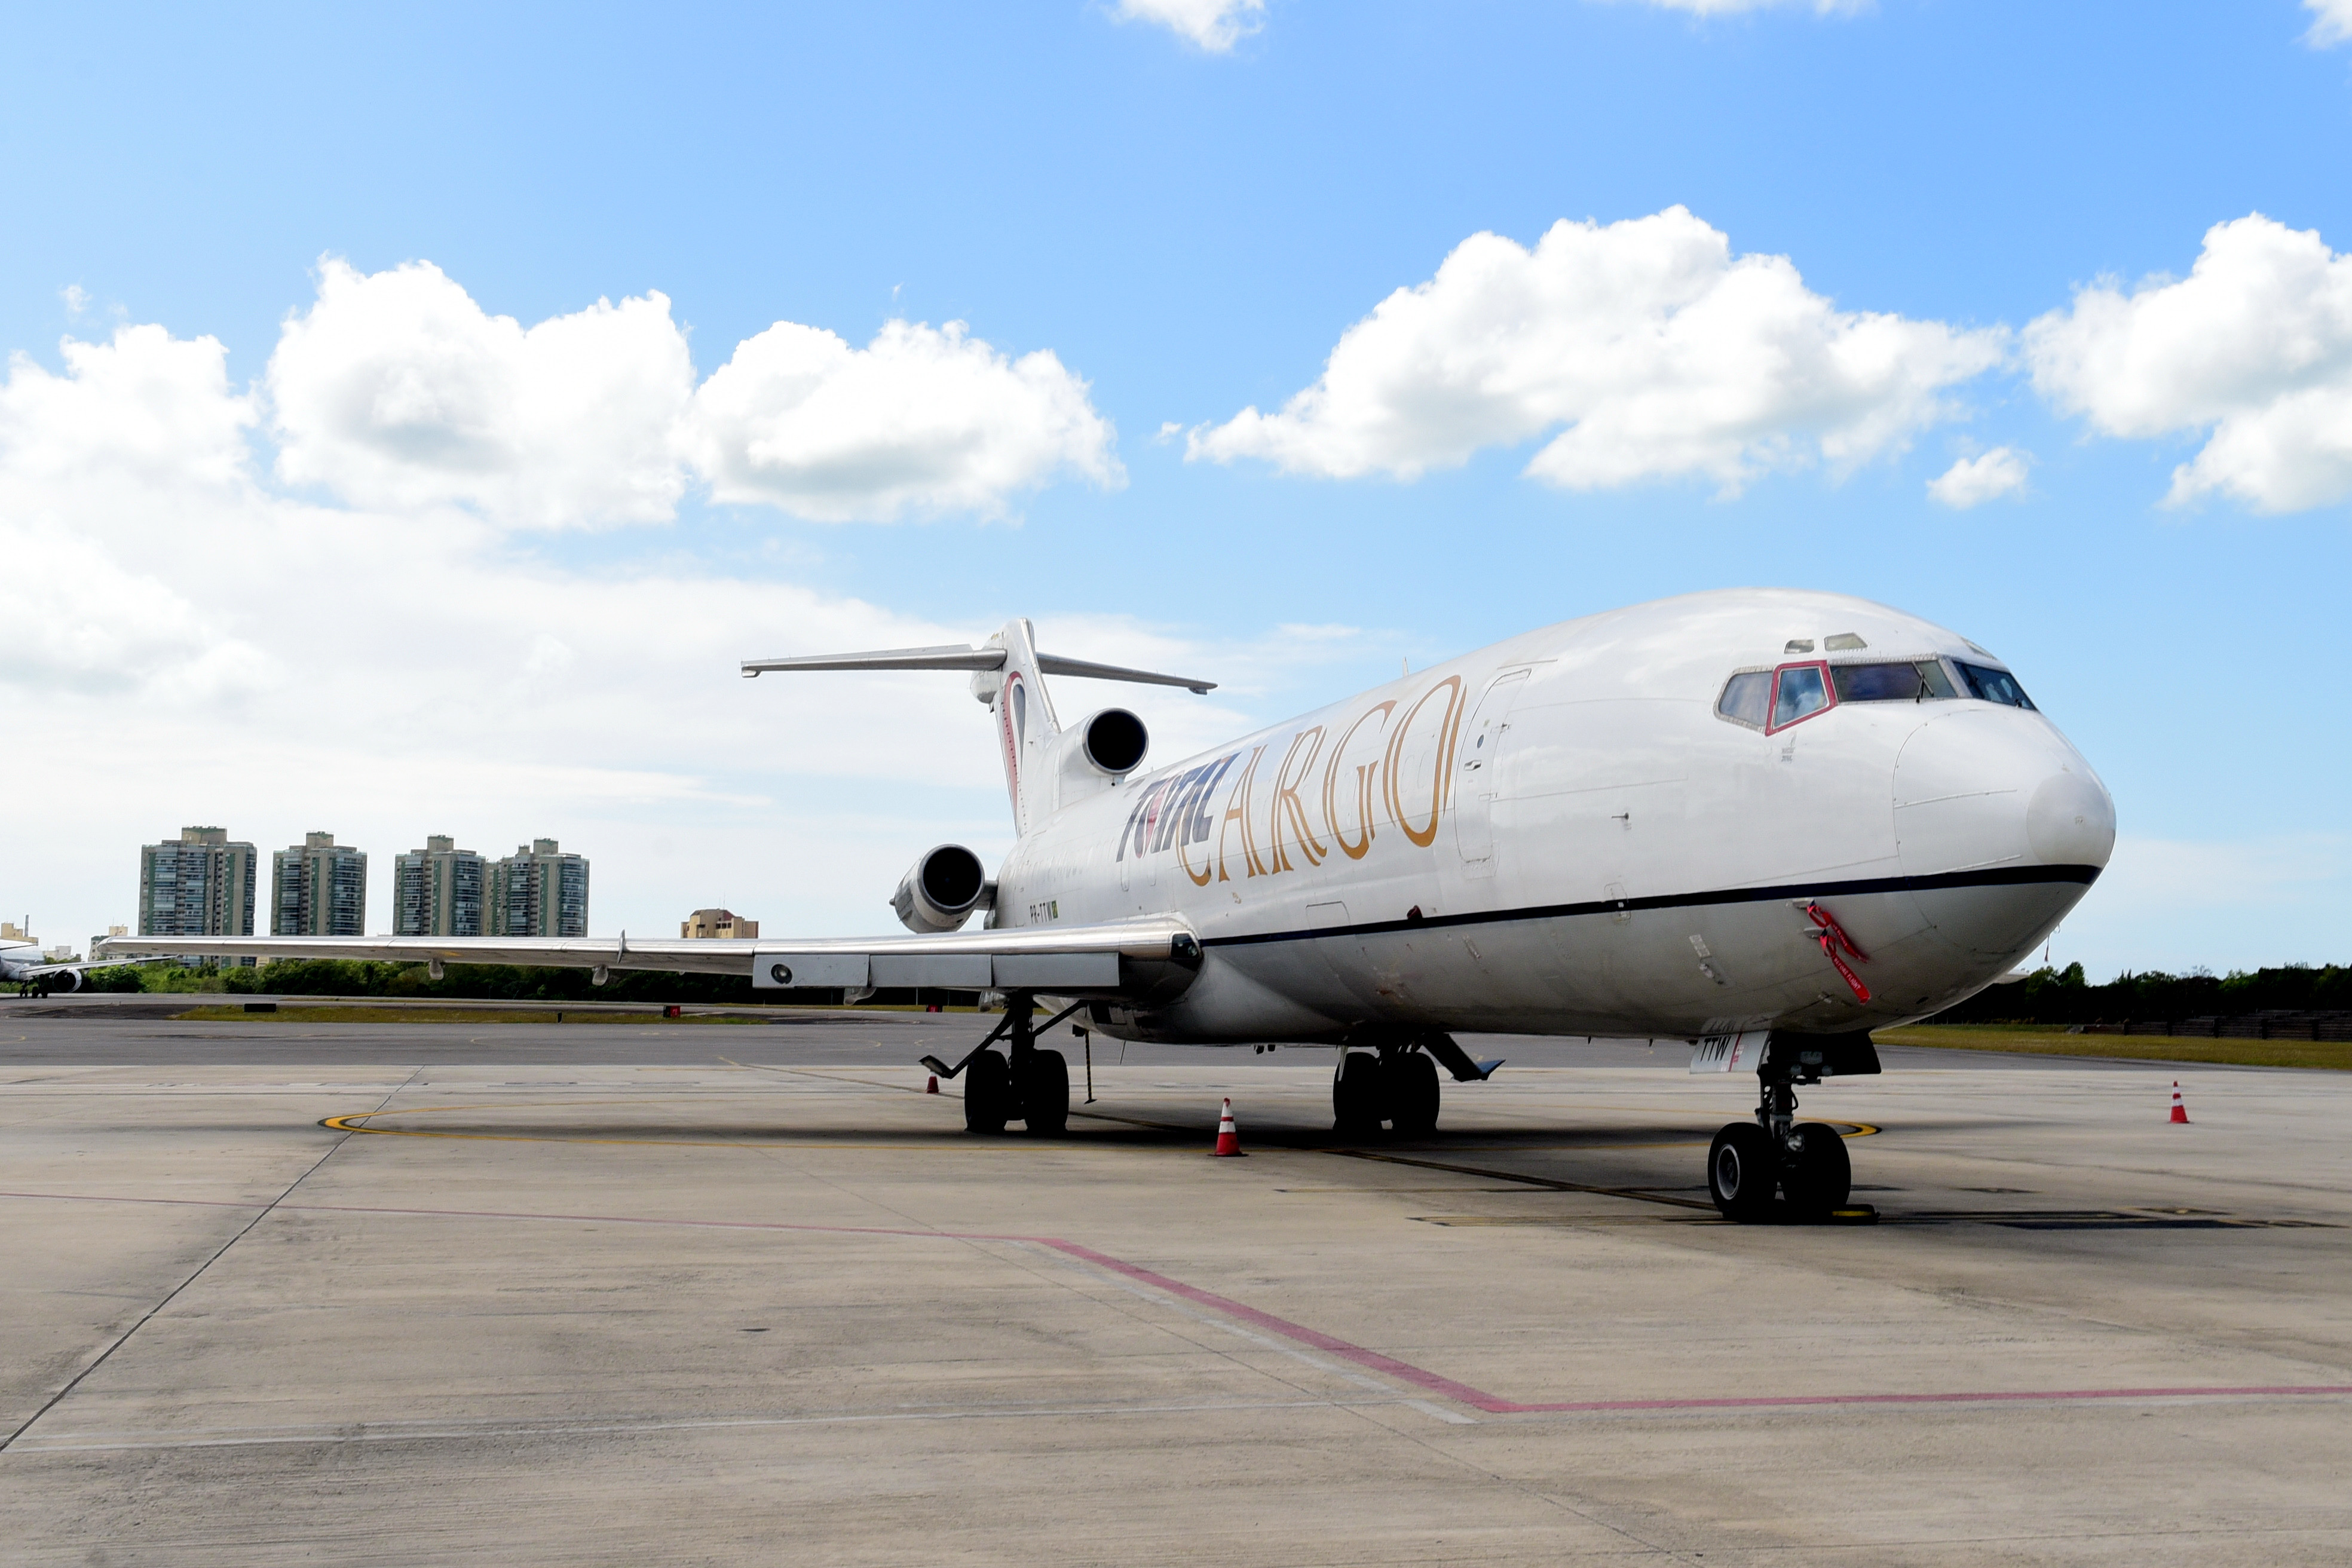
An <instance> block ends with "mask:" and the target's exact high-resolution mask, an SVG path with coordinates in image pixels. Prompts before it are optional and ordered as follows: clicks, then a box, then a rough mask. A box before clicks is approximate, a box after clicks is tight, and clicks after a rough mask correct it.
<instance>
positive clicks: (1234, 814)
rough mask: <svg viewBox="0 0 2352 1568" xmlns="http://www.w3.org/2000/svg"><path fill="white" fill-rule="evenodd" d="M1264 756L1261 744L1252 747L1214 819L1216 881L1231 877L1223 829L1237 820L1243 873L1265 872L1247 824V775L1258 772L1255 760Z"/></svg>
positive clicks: (1248, 786)
mask: <svg viewBox="0 0 2352 1568" xmlns="http://www.w3.org/2000/svg"><path fill="white" fill-rule="evenodd" d="M1264 755H1265V747H1264V746H1256V747H1253V748H1252V749H1251V751H1250V759H1249V761H1248V762H1246V763H1243V764H1242V771H1241V775H1240V776H1239V777H1238V778H1236V779H1234V793H1233V794H1231V795H1227V796H1226V797H1225V800H1226V802H1227V805H1226V806H1225V814H1224V816H1222V817H1219V818H1218V819H1217V880H1218V881H1220V882H1230V881H1232V880H1233V878H1232V876H1231V875H1229V874H1228V873H1227V872H1226V870H1225V829H1226V827H1227V826H1230V825H1231V824H1233V823H1236V822H1238V823H1240V824H1241V825H1242V866H1243V868H1244V875H1246V876H1251V877H1263V876H1265V874H1266V873H1265V864H1264V863H1263V862H1262V861H1260V860H1259V859H1258V858H1257V839H1256V837H1255V833H1254V832H1253V831H1252V829H1251V827H1250V801H1249V795H1250V778H1251V776H1252V775H1253V774H1255V773H1256V772H1257V760H1258V759H1259V758H1260V757H1262V756H1264Z"/></svg>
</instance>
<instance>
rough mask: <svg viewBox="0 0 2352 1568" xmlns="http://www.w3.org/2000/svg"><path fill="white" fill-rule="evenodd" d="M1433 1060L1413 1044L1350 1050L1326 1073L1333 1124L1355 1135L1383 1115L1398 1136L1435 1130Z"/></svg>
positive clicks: (1375, 1125) (1377, 1126)
mask: <svg viewBox="0 0 2352 1568" xmlns="http://www.w3.org/2000/svg"><path fill="white" fill-rule="evenodd" d="M1437 1107H1438V1092H1437V1064H1436V1063H1435V1062H1434V1061H1433V1060H1431V1059H1430V1058H1428V1057H1427V1056H1426V1055H1424V1054H1423V1053H1422V1052H1421V1051H1418V1050H1415V1049H1414V1048H1413V1047H1412V1045H1410V1044H1406V1045H1402V1046H1383V1047H1381V1049H1380V1050H1378V1051H1376V1052H1375V1051H1349V1052H1347V1053H1345V1054H1344V1055H1342V1056H1341V1057H1340V1058H1339V1071H1338V1072H1337V1073H1335V1074H1333V1076H1332V1079H1331V1121H1332V1123H1333V1127H1334V1130H1335V1131H1339V1132H1341V1133H1345V1134H1350V1135H1354V1136H1358V1137H1362V1136H1368V1135H1370V1134H1372V1133H1376V1132H1378V1131H1380V1130H1381V1122H1383V1121H1385V1122H1387V1123H1388V1124H1389V1125H1390V1126H1391V1128H1393V1129H1394V1130H1395V1131H1396V1134H1397V1136H1398V1137H1400V1138H1426V1137H1428V1136H1429V1135H1430V1134H1431V1133H1432V1132H1434V1131H1437Z"/></svg>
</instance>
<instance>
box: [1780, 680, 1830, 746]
mask: <svg viewBox="0 0 2352 1568" xmlns="http://www.w3.org/2000/svg"><path fill="white" fill-rule="evenodd" d="M1823 668H1824V667H1822V666H1821V665H1818V664H1791V665H1784V666H1782V667H1781V669H1780V687H1779V689H1777V690H1776V691H1775V692H1774V693H1773V697H1772V722H1771V725H1770V726H1769V728H1770V729H1773V730H1784V729H1786V728H1788V727H1789V726H1790V725H1791V724H1793V723H1795V722H1796V721H1798V720H1800V719H1809V718H1811V717H1812V715H1814V714H1816V713H1818V712H1820V711H1821V710H1822V709H1824V708H1827V707H1828V706H1829V705H1830V688H1829V682H1828V680H1826V679H1823V675H1822V671H1823Z"/></svg>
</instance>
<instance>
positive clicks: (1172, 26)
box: [1118, 0, 1265, 54]
mask: <svg viewBox="0 0 2352 1568" xmlns="http://www.w3.org/2000/svg"><path fill="white" fill-rule="evenodd" d="M1118 18H1119V20H1121V21H1123V22H1154V23H1157V24H1159V25H1160V26H1163V27H1165V28H1167V29H1168V30H1169V31H1170V32H1172V33H1174V34H1176V35H1178V36H1179V37H1183V38H1188V39H1190V40H1191V41H1192V42H1193V43H1195V44H1198V45H1199V46H1200V47H1202V48H1204V49H1207V50H1209V51H1210V52H1212V53H1213V54H1223V53H1224V52H1225V51H1226V50H1228V49H1231V48H1232V47H1234V44H1236V43H1238V42H1240V41H1241V39H1243V38H1244V37H1247V36H1248V35H1249V34H1252V33H1255V32H1256V31H1257V30H1258V29H1259V28H1260V27H1262V26H1265V0H1118Z"/></svg>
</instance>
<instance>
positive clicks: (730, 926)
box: [677, 910, 760, 940]
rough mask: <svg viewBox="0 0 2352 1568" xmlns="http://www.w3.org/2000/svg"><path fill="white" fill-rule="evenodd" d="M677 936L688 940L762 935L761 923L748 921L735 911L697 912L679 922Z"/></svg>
mask: <svg viewBox="0 0 2352 1568" xmlns="http://www.w3.org/2000/svg"><path fill="white" fill-rule="evenodd" d="M677 934H678V935H680V936H682V937H686V938H688V940H693V939H697V938H710V937H730V936H757V935H759V934H760V922H759V921H747V920H745V919H744V918H743V917H742V916H741V915H739V914H737V913H736V912H735V911H734V910H695V911H694V913H693V914H692V915H690V916H688V918H687V919H685V920H683V921H679V922H678V926H677Z"/></svg>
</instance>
